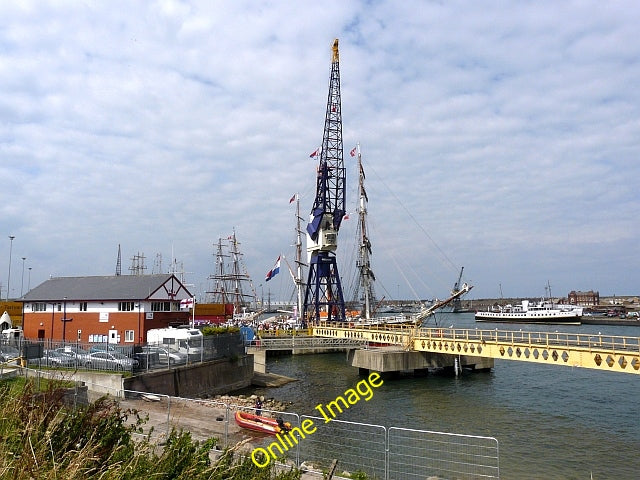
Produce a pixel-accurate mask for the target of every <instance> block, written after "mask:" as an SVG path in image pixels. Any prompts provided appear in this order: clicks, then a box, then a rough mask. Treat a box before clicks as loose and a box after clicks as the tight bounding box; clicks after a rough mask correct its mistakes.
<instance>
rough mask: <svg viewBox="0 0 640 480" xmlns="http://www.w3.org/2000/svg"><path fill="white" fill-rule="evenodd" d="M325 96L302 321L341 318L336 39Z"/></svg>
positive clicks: (342, 193)
mask: <svg viewBox="0 0 640 480" xmlns="http://www.w3.org/2000/svg"><path fill="white" fill-rule="evenodd" d="M332 50H333V54H332V60H331V77H330V80H329V97H328V100H327V112H326V116H325V121H324V135H323V138H322V148H321V150H320V161H319V164H318V168H317V176H316V196H315V200H314V202H313V208H312V209H311V215H310V219H309V224H308V225H307V254H308V258H309V275H308V280H307V284H306V289H305V295H304V309H303V319H304V320H305V321H306V322H317V321H319V320H321V319H322V320H325V319H326V320H327V321H345V319H346V317H345V307H344V297H343V294H342V285H341V284H340V276H339V274H338V265H337V263H336V249H337V247H338V230H340V224H341V222H342V218H343V216H344V214H345V209H344V206H345V197H346V172H345V168H344V159H343V148H342V106H341V101H340V61H339V55H338V39H336V40H335V41H334V43H333V48H332Z"/></svg>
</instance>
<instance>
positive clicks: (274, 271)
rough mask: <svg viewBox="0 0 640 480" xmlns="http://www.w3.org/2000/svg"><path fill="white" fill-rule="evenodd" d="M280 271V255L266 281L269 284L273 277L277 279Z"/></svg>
mask: <svg viewBox="0 0 640 480" xmlns="http://www.w3.org/2000/svg"><path fill="white" fill-rule="evenodd" d="M279 271H280V256H279V255H278V260H276V264H275V265H274V266H273V268H272V269H271V270H269V271H268V272H267V276H266V278H265V279H264V280H265V281H266V282H268V281H269V280H271V279H272V278H273V277H275V276H276V275H277V274H278V272H279Z"/></svg>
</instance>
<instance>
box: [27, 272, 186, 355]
mask: <svg viewBox="0 0 640 480" xmlns="http://www.w3.org/2000/svg"><path fill="white" fill-rule="evenodd" d="M190 297H192V295H191V293H190V292H189V291H188V290H187V289H186V287H185V286H184V285H182V283H181V282H180V281H179V280H178V278H177V277H176V276H175V275H172V274H160V275H115V276H106V277H58V278H52V279H50V280H47V281H46V282H44V283H42V284H40V285H39V286H37V287H36V288H34V289H32V290H30V291H29V292H28V293H27V294H26V295H25V296H24V297H23V298H22V302H23V307H22V310H23V329H24V336H25V337H27V338H38V339H51V340H62V339H64V340H66V341H79V342H83V343H103V342H109V343H120V344H127V343H128V344H133V343H138V342H144V341H146V332H147V330H149V329H151V328H166V327H168V326H177V325H186V324H188V323H189V319H190V316H189V315H190V314H189V311H181V310H180V300H182V299H185V298H190Z"/></svg>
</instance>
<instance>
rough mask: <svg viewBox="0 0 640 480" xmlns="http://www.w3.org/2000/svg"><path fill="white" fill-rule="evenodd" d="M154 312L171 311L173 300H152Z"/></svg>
mask: <svg viewBox="0 0 640 480" xmlns="http://www.w3.org/2000/svg"><path fill="white" fill-rule="evenodd" d="M151 311H152V312H170V311H171V302H151Z"/></svg>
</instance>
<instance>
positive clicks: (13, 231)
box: [0, 0, 640, 300]
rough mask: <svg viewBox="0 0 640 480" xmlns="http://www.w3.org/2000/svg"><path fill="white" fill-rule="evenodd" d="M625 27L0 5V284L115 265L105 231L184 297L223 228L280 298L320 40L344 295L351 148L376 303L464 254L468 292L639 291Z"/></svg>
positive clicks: (376, 11) (390, 12) (202, 284)
mask: <svg viewBox="0 0 640 480" xmlns="http://www.w3.org/2000/svg"><path fill="white" fill-rule="evenodd" d="M639 24H640V4H639V3H637V2H635V1H630V0H629V1H615V2H604V3H603V2H600V1H589V0H585V1H575V2H572V1H563V2H558V1H555V0H553V1H546V0H542V1H535V2H533V1H519V2H515V1H511V2H509V1H507V2H504V1H488V2H463V1H450V2H440V1H413V0H408V1H403V2H391V1H389V2H384V1H374V0H369V1H349V2H345V1H326V2H304V1H301V2H288V1H260V0H258V1H227V2H223V1H147V2H145V1H140V2H129V1H106V0H105V1H95V2H94V1H91V2H88V1H85V2H80V1H54V2H46V1H29V0H21V1H20V2H17V1H15V2H12V1H6V2H0V122H1V124H2V128H1V129H0V178H1V179H2V188H1V189H0V282H1V292H2V297H5V296H6V295H7V284H9V286H10V292H9V293H10V295H9V296H10V297H19V296H20V295H21V294H22V293H26V291H27V290H28V288H29V287H31V288H33V287H35V286H37V285H39V284H40V283H41V282H43V281H45V280H47V279H48V278H50V277H51V276H84V275H113V274H114V273H115V269H116V261H117V252H118V246H119V245H120V248H121V251H122V272H123V273H124V274H126V273H129V268H130V266H131V264H132V261H131V258H132V257H133V256H134V255H137V254H144V256H145V266H146V267H147V270H146V272H147V273H152V272H154V271H155V272H163V273H164V272H167V271H169V268H170V264H171V261H172V259H175V261H176V262H177V264H178V265H179V266H180V267H179V268H180V270H181V271H184V272H185V282H186V283H187V284H188V285H190V286H191V289H192V291H193V292H194V293H196V294H197V295H198V296H202V295H203V293H204V292H206V291H207V290H210V289H211V281H210V280H209V276H210V275H211V274H213V273H214V270H215V245H216V244H217V242H218V239H219V238H223V239H226V238H228V236H229V235H231V234H232V233H233V232H234V231H235V233H236V236H237V239H238V241H239V243H240V250H241V252H242V254H243V257H242V259H243V263H244V268H246V272H247V273H248V274H249V275H250V276H251V278H252V279H253V285H254V288H255V291H256V293H257V294H258V295H262V296H270V297H271V298H273V299H274V300H276V299H283V298H284V297H287V298H288V296H289V293H288V292H289V291H290V289H291V288H292V287H291V285H292V283H291V278H290V276H289V275H288V274H287V272H286V268H285V263H284V262H283V264H282V269H281V271H280V274H279V275H277V276H276V277H274V278H273V279H272V280H271V281H270V282H269V283H267V282H265V274H266V273H267V271H269V270H270V269H271V268H272V267H273V266H274V262H275V260H276V259H277V257H278V255H281V254H282V255H284V256H285V258H288V259H289V261H290V262H291V263H292V260H293V257H294V253H293V252H294V250H293V247H292V244H293V243H294V242H295V202H294V203H289V199H290V198H291V197H292V195H293V194H295V193H298V194H299V197H300V208H301V213H302V216H303V217H305V218H307V216H308V214H309V212H310V210H311V207H312V206H313V199H314V195H315V191H314V189H315V174H316V167H317V160H315V159H313V158H310V157H309V154H310V153H311V152H313V151H314V150H315V149H316V148H317V147H318V146H320V145H321V143H322V135H323V129H324V116H325V110H326V102H327V94H328V83H329V76H330V71H331V45H332V44H333V41H334V39H335V38H338V39H339V42H340V43H339V48H340V77H341V98H342V118H343V144H344V154H345V158H344V161H345V166H346V168H347V199H346V202H347V203H346V204H347V210H348V211H349V213H350V219H349V220H345V221H344V222H343V224H342V228H341V230H340V236H339V244H340V246H339V248H338V250H337V257H338V263H339V270H340V273H341V277H342V279H343V286H344V288H345V292H348V291H349V288H351V287H350V282H351V280H350V279H352V277H353V271H354V267H353V263H352V257H353V244H354V241H355V225H356V222H355V219H356V217H357V206H356V202H357V196H356V192H357V190H356V186H357V170H356V163H355V161H354V159H353V158H351V157H350V156H349V155H348V152H349V151H350V150H351V148H353V146H355V145H356V144H357V143H360V148H361V152H362V159H363V165H364V169H365V172H366V175H367V176H366V189H367V193H368V197H369V204H368V222H369V233H370V237H371V241H372V244H373V256H372V265H373V270H374V272H375V274H376V278H377V282H376V293H377V295H378V297H379V298H382V297H384V298H386V299H411V300H413V299H417V298H436V297H437V298H444V297H446V296H447V295H448V293H449V290H450V289H451V288H452V287H453V284H454V283H455V282H456V280H457V278H458V276H459V274H460V269H461V268H462V267H464V272H463V280H464V281H467V282H469V283H471V284H472V285H474V289H473V290H472V291H471V292H470V294H469V298H496V297H499V296H501V295H503V296H504V297H533V298H535V297H542V296H544V295H545V294H546V293H547V288H546V287H547V286H548V285H550V286H551V291H552V294H553V295H554V296H566V295H567V293H568V292H570V291H571V290H582V291H586V290H597V291H599V292H600V295H601V296H609V295H638V294H640V275H638V272H640V255H639V253H640V252H639V245H640V242H639V238H640V225H639V222H638V220H639V217H640V215H639V214H640V189H639V182H640V180H639V179H640V162H639V161H638V156H639V153H640V89H639V88H638V85H640V42H638V33H637V30H638V28H637V26H638V25H639ZM9 236H14V237H15V238H14V240H13V241H11V240H10V239H9ZM160 256H161V262H160ZM23 257H24V258H25V260H23V259H22V258H23ZM347 296H348V293H347Z"/></svg>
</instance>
